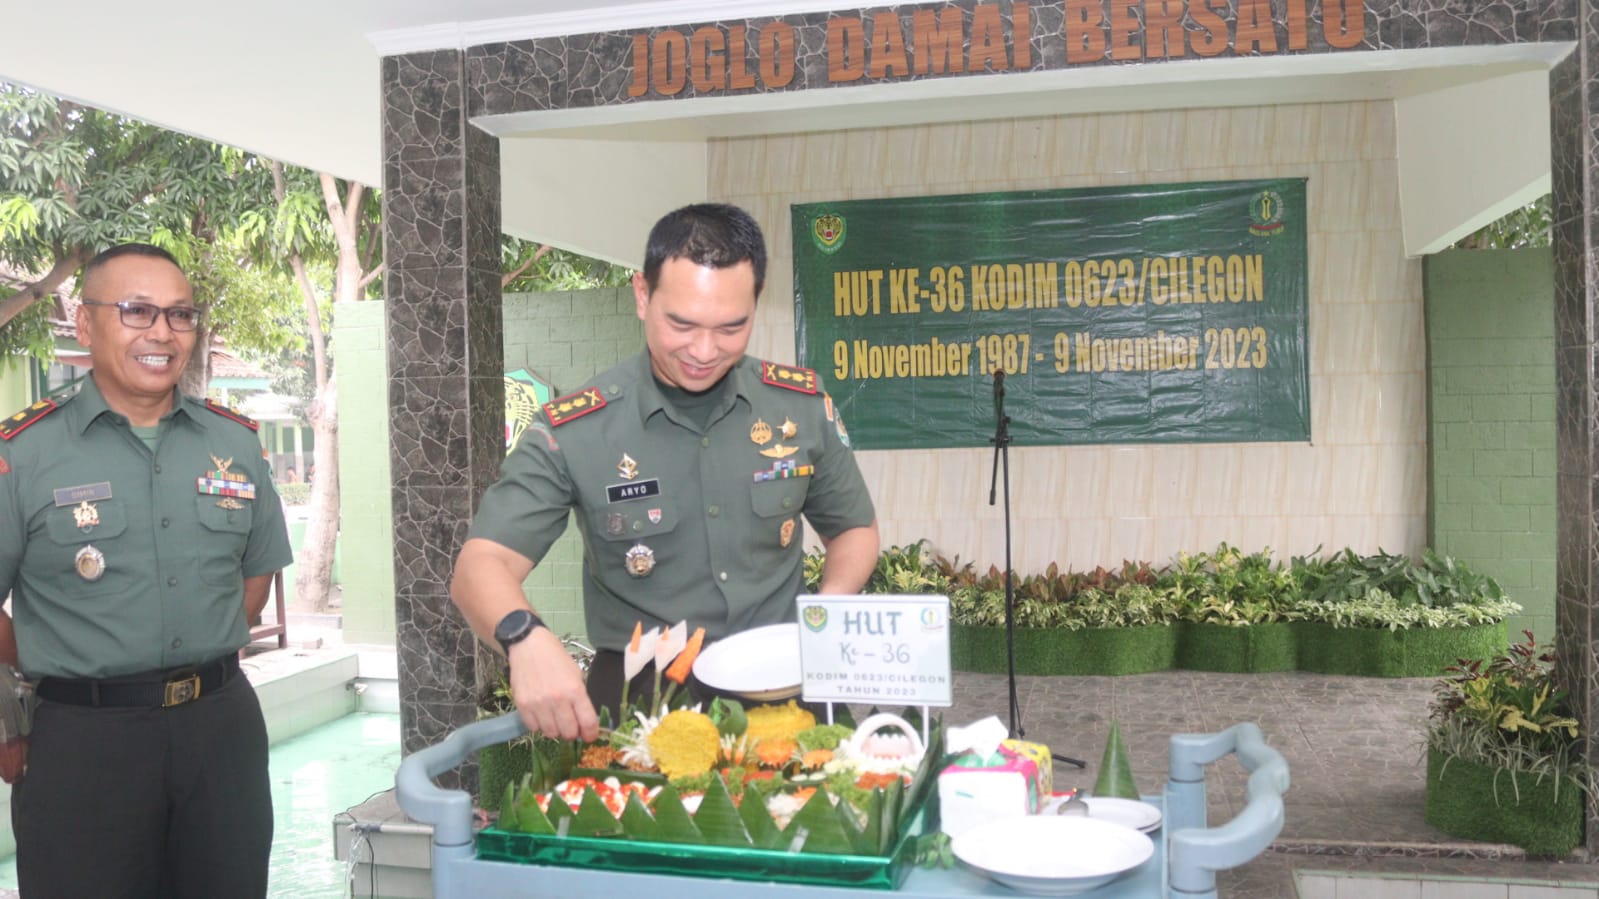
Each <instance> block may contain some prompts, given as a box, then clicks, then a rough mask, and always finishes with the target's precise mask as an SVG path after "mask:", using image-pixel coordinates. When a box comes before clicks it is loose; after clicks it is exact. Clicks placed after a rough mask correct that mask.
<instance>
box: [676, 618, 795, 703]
mask: <svg viewBox="0 0 1599 899" xmlns="http://www.w3.org/2000/svg"><path fill="white" fill-rule="evenodd" d="M694 676H695V677H697V678H699V680H700V683H702V684H704V685H706V686H707V687H710V688H711V689H713V690H720V691H722V692H724V693H732V694H735V695H737V696H742V697H744V698H746V699H753V700H755V701H757V702H775V701H778V700H783V699H790V698H792V697H795V696H798V695H800V681H801V679H802V678H803V676H804V675H803V673H802V672H801V670H800V650H799V625H798V624H774V625H771V626H769V627H758V628H755V629H754V630H749V631H745V632H743V633H741V634H734V635H733V636H731V637H728V638H726V639H725V640H718V641H716V642H715V643H712V644H711V645H710V646H707V647H706V648H705V651H704V652H701V653H700V657H699V658H697V659H695V660H694Z"/></svg>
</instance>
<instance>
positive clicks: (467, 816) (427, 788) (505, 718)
mask: <svg viewBox="0 0 1599 899" xmlns="http://www.w3.org/2000/svg"><path fill="white" fill-rule="evenodd" d="M525 733H527V727H526V726H524V725H523V724H522V717H521V716H520V715H518V714H517V713H516V712H506V713H505V714H504V715H501V716H500V717H498V718H487V719H484V720H482V721H476V722H473V723H472V724H468V725H467V726H465V727H463V728H461V729H459V730H456V731H453V732H452V733H450V735H449V736H447V737H445V738H444V739H443V740H440V741H439V742H437V743H435V744H433V745H432V746H429V747H427V748H426V749H421V750H418V751H416V752H413V753H411V754H410V755H409V756H407V757H406V758H405V760H404V761H402V762H400V770H399V771H398V772H397V773H396V774H395V775H394V787H395V795H396V797H397V798H398V799H399V802H400V808H401V809H403V810H404V811H405V814H406V815H407V816H408V817H410V819H411V820H413V821H420V822H422V823H424V824H431V825H433V844H434V845H435V846H465V845H467V844H468V843H471V842H472V797H471V795H470V794H468V793H467V792H466V791H465V790H446V789H444V788H443V787H440V786H439V785H437V784H435V783H434V782H433V778H435V777H437V776H439V775H440V774H443V773H444V772H446V771H448V770H450V769H451V768H454V767H456V766H457V765H459V764H461V763H462V762H464V761H466V757H467V754H468V753H471V752H474V751H476V750H479V749H482V748H483V747H485V746H493V745H494V744H496V743H504V742H506V741H507V740H514V739H516V738H517V737H519V736H521V735H522V734H525Z"/></svg>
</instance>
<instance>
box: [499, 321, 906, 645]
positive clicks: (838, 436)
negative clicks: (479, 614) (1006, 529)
mask: <svg viewBox="0 0 1599 899" xmlns="http://www.w3.org/2000/svg"><path fill="white" fill-rule="evenodd" d="M717 402H718V405H717V406H716V407H715V408H714V409H711V410H710V415H709V417H708V418H705V419H704V420H705V421H708V422H709V424H708V425H707V426H706V427H704V428H701V426H700V425H699V424H697V423H696V421H695V416H691V415H686V414H684V413H683V411H682V410H680V409H677V408H674V406H673V405H672V403H671V402H670V401H669V400H668V398H667V397H666V396H664V395H663V394H662V391H661V388H660V386H659V385H658V383H657V382H656V380H655V377H654V375H653V374H652V373H651V370H650V357H649V353H648V352H647V351H646V352H644V353H640V354H639V355H638V356H636V357H634V358H632V359H630V360H628V361H626V362H623V363H622V364H621V365H618V366H617V367H615V368H613V369H611V370H610V371H608V372H605V373H604V374H602V375H600V376H598V377H597V378H595V379H594V380H593V381H592V382H591V383H590V384H589V385H588V386H586V387H584V388H583V389H582V390H580V391H578V392H577V393H574V394H572V395H571V396H568V397H562V398H561V399H558V400H555V401H554V402H551V403H548V404H546V405H545V407H544V415H543V416H542V417H541V418H540V419H539V420H537V421H535V422H534V424H533V425H531V426H530V427H529V428H528V429H527V430H526V431H524V432H523V433H522V436H521V439H520V440H519V441H518V442H517V445H516V448H515V449H514V450H513V451H512V452H511V454H510V456H509V457H507V458H506V460H505V464H504V466H503V468H502V469H501V472H500V479H499V481H497V482H496V483H495V484H494V485H493V486H492V487H490V488H489V490H488V491H487V492H486V493H485V494H484V496H483V501H482V503H481V504H480V506H479V508H478V512H477V517H476V519H475V520H474V521H473V523H472V528H471V532H470V533H469V535H468V536H469V537H483V538H487V539H489V540H492V541H494V542H495V543H499V544H501V545H503V546H506V547H509V548H510V549H513V550H516V551H517V552H519V553H521V554H522V555H524V556H526V557H527V558H529V559H532V560H533V561H534V562H537V561H538V560H539V559H541V558H543V556H544V554H545V552H546V551H548V550H549V548H550V545H551V544H553V543H554V542H555V540H556V538H558V537H559V536H560V535H561V532H562V531H564V530H565V528H566V521H567V510H568V509H572V510H574V512H575V515H576V521H577V526H578V528H579V529H580V530H581V531H582V534H583V545H584V553H583V599H584V609H585V616H586V621H587V625H588V635H589V639H590V640H591V641H593V643H594V645H595V646H597V647H599V648H602V649H621V648H623V647H624V646H625V645H626V644H627V641H628V640H629V638H630V637H631V636H632V633H633V626H634V624H635V623H636V622H640V621H642V622H643V623H644V626H645V627H646V628H648V627H660V626H663V625H670V624H675V623H677V622H678V621H687V622H688V625H689V628H690V630H692V629H693V628H695V627H701V626H703V627H704V628H705V630H706V636H707V637H709V638H711V639H718V638H721V637H724V636H727V635H728V634H732V633H737V632H739V631H743V630H747V629H749V628H752V627H758V626H761V625H767V624H775V623H778V622H782V621H792V620H793V619H794V597H795V595H796V594H797V593H798V592H799V589H800V586H801V564H802V559H803V553H804V551H803V543H804V539H803V537H804V534H803V525H802V524H801V522H800V517H801V516H802V515H803V516H804V518H805V519H806V520H808V521H809V522H810V523H811V525H812V526H813V527H814V528H816V530H817V531H818V532H819V533H820V534H822V535H823V536H826V537H833V536H836V535H838V534H840V533H842V532H844V531H846V530H849V529H851V528H856V527H863V526H866V525H869V524H871V523H872V520H873V518H874V517H875V513H874V512H873V509H872V501H871V497H870V496H869V495H868V494H867V491H866V483H865V481H864V480H863V479H862V477H861V473H860V469H859V468H858V467H857V466H856V464H855V456H854V453H853V452H851V450H850V448H849V444H848V433H847V431H846V430H845V428H844V423H843V420H842V419H841V418H840V417H839V416H838V414H837V411H836V410H835V409H834V408H833V403H832V400H831V399H829V398H828V397H827V395H826V394H824V393H821V392H819V390H818V388H817V387H816V376H815V373H814V372H811V371H810V370H808V369H801V368H792V367H788V366H780V365H775V364H773V363H769V362H760V361H757V360H754V359H751V358H748V357H746V358H744V359H743V360H741V361H740V362H739V363H738V364H737V365H735V366H734V367H733V368H732V370H731V371H729V372H728V375H727V378H726V379H725V380H724V381H723V383H722V387H721V390H720V393H719V394H718V398H717Z"/></svg>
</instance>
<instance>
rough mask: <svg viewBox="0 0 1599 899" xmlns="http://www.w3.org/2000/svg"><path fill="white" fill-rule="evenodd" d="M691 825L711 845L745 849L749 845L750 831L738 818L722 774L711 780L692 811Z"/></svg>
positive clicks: (714, 776) (736, 809)
mask: <svg viewBox="0 0 1599 899" xmlns="http://www.w3.org/2000/svg"><path fill="white" fill-rule="evenodd" d="M694 826H695V827H698V828H699V829H700V833H701V834H704V836H705V840H706V842H708V843H710V844H712V845H714V846H732V847H734V848H736V849H748V848H750V845H751V842H752V841H751V839H750V835H749V831H748V830H747V829H746V828H745V826H744V821H743V819H742V818H740V817H739V814H738V808H737V806H735V805H733V797H732V796H730V795H728V792H727V784H726V783H725V782H723V780H722V775H720V774H716V775H713V776H712V777H711V785H710V786H709V787H707V788H706V790H705V795H704V796H702V797H701V798H700V807H699V809H698V810H696V811H695V812H694Z"/></svg>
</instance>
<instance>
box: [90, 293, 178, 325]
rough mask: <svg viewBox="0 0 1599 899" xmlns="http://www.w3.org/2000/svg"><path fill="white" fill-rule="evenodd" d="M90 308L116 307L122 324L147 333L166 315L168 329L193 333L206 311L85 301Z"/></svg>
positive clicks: (149, 304) (134, 303)
mask: <svg viewBox="0 0 1599 899" xmlns="http://www.w3.org/2000/svg"><path fill="white" fill-rule="evenodd" d="M81 302H83V303H84V304H86V305H89V306H115V307H116V309H117V313H118V314H119V315H121V317H122V323H123V324H124V325H127V326H128V327H130V328H134V329H136V330H139V331H145V330H148V329H150V328H153V327H155V320H156V319H157V318H160V317H161V316H163V315H165V316H166V317H167V327H169V328H171V329H172V330H174V331H193V330H194V329H195V328H197V327H199V325H200V316H201V314H202V313H203V312H204V311H205V310H203V309H201V308H199V307H198V306H157V305H156V304H154V303H139V302H135V301H133V300H123V301H122V302H120V303H102V302H100V301H99V300H90V299H84V300H82V301H81Z"/></svg>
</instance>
